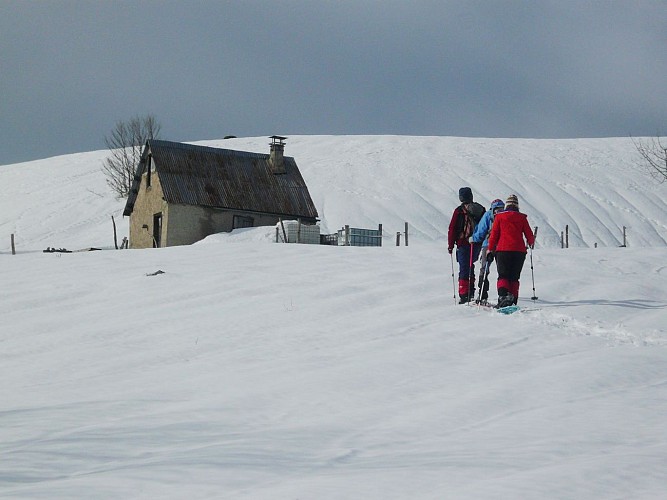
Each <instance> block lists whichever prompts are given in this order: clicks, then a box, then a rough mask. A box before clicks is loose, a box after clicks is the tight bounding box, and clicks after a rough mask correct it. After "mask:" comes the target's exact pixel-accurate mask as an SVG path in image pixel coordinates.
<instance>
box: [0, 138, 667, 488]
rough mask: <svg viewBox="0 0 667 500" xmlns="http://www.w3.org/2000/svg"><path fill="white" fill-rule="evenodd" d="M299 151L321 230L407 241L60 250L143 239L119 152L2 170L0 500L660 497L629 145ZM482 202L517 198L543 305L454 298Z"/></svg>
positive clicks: (251, 239)
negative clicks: (119, 180)
mask: <svg viewBox="0 0 667 500" xmlns="http://www.w3.org/2000/svg"><path fill="white" fill-rule="evenodd" d="M267 142H268V140H267V139H266V138H253V139H233V140H224V141H222V140H221V141H205V142H201V144H209V145H214V146H220V147H228V148H232V149H245V150H251V151H258V152H263V151H265V150H267V149H268V144H267ZM286 154H288V155H290V156H294V157H295V158H296V160H297V162H298V164H299V166H300V168H301V169H302V172H303V175H304V178H305V180H306V182H307V183H308V185H309V188H310V190H311V194H312V197H313V199H314V201H315V203H316V205H317V207H318V210H319V211H320V215H321V217H322V225H323V231H325V232H326V231H334V230H336V229H338V228H339V227H340V226H342V225H344V224H350V225H353V226H362V227H376V226H377V224H378V223H382V224H383V226H384V229H385V231H386V233H387V236H386V239H385V246H384V247H382V248H350V247H347V248H335V247H324V246H310V245H282V244H275V243H272V242H271V236H272V230H271V229H270V228H269V229H267V228H256V229H251V230H243V231H239V232H236V233H233V234H220V235H214V236H211V237H209V238H207V239H205V240H204V241H202V242H200V243H199V244H195V245H192V246H189V247H178V248H166V249H156V250H131V251H130V250H127V251H114V250H105V251H99V252H78V253H68V254H59V253H56V254H47V253H43V252H42V250H43V249H44V248H46V247H47V246H50V247H56V248H60V247H64V248H68V249H70V250H76V249H81V248H88V247H99V248H106V249H109V248H111V247H112V246H113V231H112V225H111V216H112V215H113V216H115V219H116V222H117V224H118V229H119V235H120V236H121V237H122V236H123V235H126V234H127V221H126V220H125V221H124V220H122V217H121V212H122V208H123V203H122V202H121V201H118V200H115V199H114V198H113V196H112V195H111V193H110V192H109V191H108V189H107V188H106V186H105V182H104V177H103V175H102V174H101V172H100V167H101V161H102V159H103V158H104V156H105V152H91V153H81V154H78V155H69V156H63V157H57V158H51V159H46V160H41V161H36V162H29V163H24V164H17V165H8V166H3V167H0V189H1V190H2V191H1V194H2V195H1V196H0V276H1V277H2V283H3V286H2V288H0V317H1V318H2V327H1V328H0V356H2V362H1V363H0V380H1V381H2V382H1V384H2V398H1V399H0V450H1V452H0V497H2V498H63V499H65V498H67V499H71V498H82V499H83V498H86V499H88V498H174V499H180V498H184V497H187V498H192V499H195V498H196V499H199V498H231V499H294V498H317V499H340V498H354V499H357V498H359V499H408V498H409V499H415V498H418V499H450V498H451V499H461V498H464V499H465V498H470V499H479V498H493V499H516V498H525V499H533V498H534V499H538V498H539V499H545V498H547V499H549V498H553V499H556V498H596V499H598V498H609V499H612V498H641V499H659V498H664V491H665V490H664V485H665V484H667V435H666V434H665V424H664V416H665V415H667V377H666V376H665V374H666V373H667V328H666V327H665V324H667V321H666V320H667V279H666V278H667V264H665V262H666V261H667V258H666V257H667V215H666V214H667V210H665V208H666V207H665V201H664V200H665V199H666V196H665V194H666V193H665V187H664V186H660V185H655V184H654V183H653V182H652V181H651V180H650V179H648V178H644V177H643V176H642V174H641V173H639V171H638V170H636V169H635V167H634V162H635V161H636V160H635V158H634V154H635V153H634V148H633V146H632V143H631V142H630V141H629V140H627V139H595V140H553V141H552V140H500V139H464V138H438V137H312V136H311V137H306V136H296V137H291V138H290V139H289V140H288V142H287V149H286ZM463 185H469V186H471V187H472V189H473V191H474V192H475V194H476V199H477V200H478V201H481V202H482V203H483V204H485V205H488V203H489V201H490V200H492V199H493V198H496V197H500V198H505V197H506V196H507V195H508V194H510V193H512V192H515V193H516V194H518V195H519V198H520V201H521V208H522V211H524V212H526V213H527V214H528V216H529V220H530V222H531V224H532V225H538V226H539V227H540V234H539V236H538V244H537V248H536V249H535V251H534V252H533V255H532V257H533V261H534V272H533V273H531V269H530V262H527V264H526V267H525V269H524V273H523V276H522V298H521V300H520V305H522V306H523V308H524V310H525V311H524V312H521V313H517V314H514V315H512V316H508V317H505V316H501V315H498V314H496V313H493V312H490V311H487V310H478V309H476V308H473V307H467V306H458V305H455V300H454V298H453V287H452V264H453V263H452V262H451V260H450V257H449V255H448V254H447V253H446V249H445V243H444V239H445V233H446V226H447V224H448V221H449V217H450V216H451V212H452V210H453V208H454V207H455V206H456V204H457V191H458V188H459V187H461V186H463ZM405 221H407V222H409V223H410V227H411V231H412V234H411V241H410V246H409V247H407V248H406V247H398V248H397V247H395V246H393V244H392V243H393V235H394V234H395V232H396V231H401V230H402V228H403V224H404V222H405ZM566 224H567V225H569V226H570V245H571V247H572V248H570V249H567V250H563V249H561V248H560V232H561V231H562V230H564V228H565V225H566ZM623 226H626V227H627V234H628V247H627V248H619V245H620V243H621V238H622V228H623ZM12 233H14V234H15V235H16V243H17V251H18V254H17V255H15V256H12V255H11V254H10V249H9V236H10V234H12ZM596 244H597V248H595V245H596ZM156 271H163V273H161V274H155V272H156ZM492 277H493V275H492ZM533 278H534V280H533ZM533 286H534V287H535V293H536V295H537V296H539V300H537V301H536V302H533V301H531V300H530V296H531V295H532V294H533Z"/></svg>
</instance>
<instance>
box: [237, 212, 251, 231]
mask: <svg viewBox="0 0 667 500" xmlns="http://www.w3.org/2000/svg"><path fill="white" fill-rule="evenodd" d="M254 225H255V219H253V218H252V217H246V216H244V215H235V216H234V221H233V222H232V229H238V228H241V227H254Z"/></svg>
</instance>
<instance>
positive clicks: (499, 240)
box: [488, 194, 535, 307]
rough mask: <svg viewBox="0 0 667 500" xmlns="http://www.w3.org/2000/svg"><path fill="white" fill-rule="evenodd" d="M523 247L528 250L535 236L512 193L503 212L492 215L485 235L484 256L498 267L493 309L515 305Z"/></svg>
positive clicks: (533, 242)
mask: <svg viewBox="0 0 667 500" xmlns="http://www.w3.org/2000/svg"><path fill="white" fill-rule="evenodd" d="M524 238H525V240H524ZM526 245H527V246H528V247H530V248H532V247H533V245H535V236H534V235H533V231H532V229H531V228H530V225H529V224H528V217H527V216H526V214H522V213H521V212H519V200H518V198H517V196H516V195H515V194H512V195H510V196H509V197H508V198H507V201H506V202H505V211H503V212H500V213H498V214H496V218H495V220H494V222H493V227H492V229H491V234H490V236H489V249H488V253H491V252H493V254H494V255H495V256H496V266H497V268H498V306H497V307H505V306H509V305H512V304H516V303H517V301H518V300H519V277H520V276H521V270H522V269H523V263H524V261H525V260H526V253H527V247H526Z"/></svg>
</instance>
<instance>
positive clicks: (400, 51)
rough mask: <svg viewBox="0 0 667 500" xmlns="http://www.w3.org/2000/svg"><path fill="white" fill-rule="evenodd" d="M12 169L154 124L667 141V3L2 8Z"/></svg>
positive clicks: (1, 122)
mask: <svg viewBox="0 0 667 500" xmlns="http://www.w3.org/2000/svg"><path fill="white" fill-rule="evenodd" d="M0 10H1V11H2V12H1V15H0V50H1V52H2V54H3V57H2V63H1V64H2V67H1V74H2V78H0V92H1V93H2V100H1V101H0V164H3V163H10V162H13V161H22V160H27V159H33V158H40V157H46V156H51V155H56V154H63V153H69V152H78V151H87V150H92V149H104V140H103V139H104V136H105V135H106V134H108V132H109V131H110V130H111V129H112V127H113V126H114V124H115V123H116V122H117V121H119V120H125V119H127V118H130V117H132V116H135V115H142V114H145V113H153V114H155V115H156V116H157V117H158V118H159V120H160V121H161V122H162V125H163V136H165V138H168V139H173V140H197V139H209V138H220V137H223V136H224V135H228V134H234V135H252V136H255V135H271V134H274V133H279V134H287V135H289V134H408V135H461V136H490V137H519V136H521V137H599V136H626V135H629V134H632V135H635V136H640V135H654V134H656V133H657V132H658V131H659V130H664V129H661V127H664V126H665V116H666V115H667V102H666V101H665V100H664V95H663V87H664V81H665V80H666V79H667V58H665V57H664V47H665V46H666V44H667V25H665V23H664V22H663V21H664V17H665V16H664V14H665V6H664V3H662V2H657V1H639V2H620V1H619V2H593V3H585V4H583V6H582V4H581V2H575V1H567V0H564V1H559V2H553V1H524V2H494V1H491V2H489V1H483V2H482V1H480V2H475V1H470V2H459V1H451V2H448V1H443V0H439V1H420V0H417V1H416V2H399V1H392V0H388V1H385V2H375V1H370V0H369V1H363V2H353V1H340V2H311V1H307V0H301V1H268V0H267V1H259V0H257V1H253V0H248V1H244V2H236V1H227V2H219V1H199V2H198V1H194V2H180V1H178V2H176V1H157V0H155V1H141V2H139V1H120V2H119V1H113V2H112V1H108V2H88V1H54V2H23V1H7V0H5V1H4V2H3V3H2V5H1V6H0Z"/></svg>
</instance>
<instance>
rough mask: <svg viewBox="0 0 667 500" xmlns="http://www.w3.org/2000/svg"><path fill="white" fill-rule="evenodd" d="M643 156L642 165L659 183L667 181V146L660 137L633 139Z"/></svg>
mask: <svg viewBox="0 0 667 500" xmlns="http://www.w3.org/2000/svg"><path fill="white" fill-rule="evenodd" d="M632 143H633V144H634V145H635V148H637V152H638V153H639V155H640V156H641V163H642V165H643V166H644V167H645V168H646V169H647V170H648V171H649V173H650V174H651V175H652V176H653V177H654V178H655V179H657V180H658V181H659V182H665V181H667V146H666V145H665V144H663V142H662V140H661V139H660V136H658V137H651V138H650V139H646V140H640V139H637V140H635V139H632Z"/></svg>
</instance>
